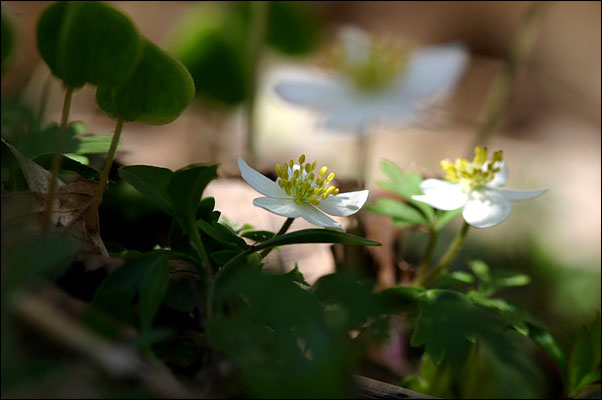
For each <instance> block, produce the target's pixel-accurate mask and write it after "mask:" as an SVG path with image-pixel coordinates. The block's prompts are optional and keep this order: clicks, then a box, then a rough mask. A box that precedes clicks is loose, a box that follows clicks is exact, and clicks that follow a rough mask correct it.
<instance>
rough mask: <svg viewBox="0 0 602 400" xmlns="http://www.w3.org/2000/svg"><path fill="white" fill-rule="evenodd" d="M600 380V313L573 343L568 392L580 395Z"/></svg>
mask: <svg viewBox="0 0 602 400" xmlns="http://www.w3.org/2000/svg"><path fill="white" fill-rule="evenodd" d="M599 380H600V313H599V312H598V315H597V316H596V320H595V321H594V322H593V323H592V325H591V326H583V329H582V331H581V333H580V334H579V336H578V337H577V340H576V341H575V343H574V345H573V349H572V351H571V356H570V358H569V363H568V393H569V395H570V396H571V397H574V396H578V395H579V394H580V393H582V392H583V391H584V390H585V389H587V388H588V387H589V386H590V385H592V384H593V383H595V382H596V381H599Z"/></svg>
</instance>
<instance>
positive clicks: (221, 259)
mask: <svg viewBox="0 0 602 400" xmlns="http://www.w3.org/2000/svg"><path fill="white" fill-rule="evenodd" d="M239 254H240V251H237V250H219V251H214V252H213V253H211V254H209V257H211V260H212V261H214V262H215V263H217V264H218V265H224V264H225V263H227V262H228V261H230V260H231V259H232V258H234V257H236V256H237V255H239Z"/></svg>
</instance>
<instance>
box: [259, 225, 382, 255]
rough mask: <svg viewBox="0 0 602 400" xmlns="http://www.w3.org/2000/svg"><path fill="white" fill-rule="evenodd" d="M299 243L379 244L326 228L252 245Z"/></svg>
mask: <svg viewBox="0 0 602 400" xmlns="http://www.w3.org/2000/svg"><path fill="white" fill-rule="evenodd" d="M299 243H339V244H345V245H350V246H380V243H378V242H375V241H373V240H369V239H364V238H361V237H359V236H355V235H351V234H349V233H344V232H338V231H331V230H327V229H302V230H300V231H295V232H290V233H285V234H284V235H280V236H275V237H273V238H272V239H269V240H266V241H265V242H262V243H259V244H257V245H256V246H253V250H254V251H259V250H263V249H268V248H271V247H276V246H285V245H289V244H299Z"/></svg>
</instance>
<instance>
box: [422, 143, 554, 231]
mask: <svg viewBox="0 0 602 400" xmlns="http://www.w3.org/2000/svg"><path fill="white" fill-rule="evenodd" d="M441 166H442V167H443V169H444V170H445V172H447V176H446V179H447V180H441V179H426V180H424V181H423V182H422V183H421V184H420V188H421V189H422V191H423V192H424V195H415V196H412V198H413V199H414V200H418V201H422V202H424V203H426V204H428V205H430V206H432V207H435V208H438V209H440V210H455V209H458V208H460V207H464V210H463V211H462V216H463V217H464V220H465V221H466V222H467V223H468V224H469V225H471V226H474V227H476V228H488V227H490V226H494V225H497V224H499V223H500V222H503V221H505V220H506V219H507V218H508V217H509V216H510V212H511V211H512V204H511V202H512V201H522V200H530V199H533V198H535V197H538V196H541V195H542V194H544V193H545V192H547V191H548V189H538V190H528V191H522V190H510V189H502V186H504V185H505V184H506V179H507V176H508V168H507V166H506V162H505V161H502V152H501V151H496V152H495V153H494V154H493V157H492V159H491V160H490V161H488V160H487V148H483V147H480V146H477V147H476V148H475V157H474V160H473V161H472V162H469V161H468V160H466V159H463V158H459V159H457V160H456V162H455V163H453V164H452V163H451V162H450V161H449V160H443V161H441Z"/></svg>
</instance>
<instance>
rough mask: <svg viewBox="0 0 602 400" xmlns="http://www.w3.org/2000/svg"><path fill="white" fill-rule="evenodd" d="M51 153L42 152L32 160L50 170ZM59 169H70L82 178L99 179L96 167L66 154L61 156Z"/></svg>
mask: <svg viewBox="0 0 602 400" xmlns="http://www.w3.org/2000/svg"><path fill="white" fill-rule="evenodd" d="M52 158H53V154H43V155H41V156H37V157H36V158H34V159H33V161H34V162H35V163H37V164H39V165H41V166H42V167H44V168H45V169H47V170H50V167H51V165H52ZM61 170H62V171H71V172H76V173H78V174H79V175H80V176H81V177H82V178H84V179H89V180H98V179H100V171H99V170H97V169H96V168H93V167H90V166H88V165H85V164H82V163H80V162H77V161H75V160H73V159H72V158H69V157H67V156H61Z"/></svg>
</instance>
